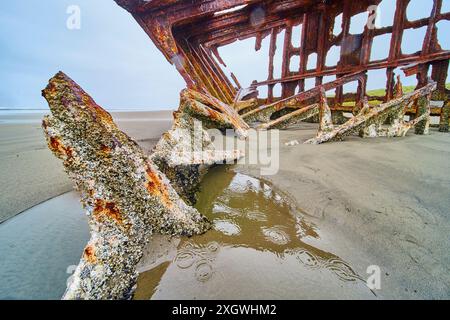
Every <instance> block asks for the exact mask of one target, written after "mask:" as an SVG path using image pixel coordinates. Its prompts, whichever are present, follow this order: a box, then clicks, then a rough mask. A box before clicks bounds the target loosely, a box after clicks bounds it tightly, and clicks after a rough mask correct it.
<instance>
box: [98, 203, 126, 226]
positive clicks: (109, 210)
mask: <svg viewBox="0 0 450 320" xmlns="http://www.w3.org/2000/svg"><path fill="white" fill-rule="evenodd" d="M93 215H94V217H95V218H96V219H97V221H99V222H102V221H103V220H104V219H105V218H108V219H111V220H113V221H115V222H116V223H117V224H118V225H123V218H122V215H121V213H120V210H119V209H118V208H117V207H116V204H115V203H114V202H107V201H104V200H102V199H96V200H95V204H94V213H93Z"/></svg>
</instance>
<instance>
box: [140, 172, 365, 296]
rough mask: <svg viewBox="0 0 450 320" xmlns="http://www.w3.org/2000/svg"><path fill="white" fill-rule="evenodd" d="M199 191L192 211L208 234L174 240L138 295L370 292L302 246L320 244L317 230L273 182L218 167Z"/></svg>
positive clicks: (340, 266)
mask: <svg viewBox="0 0 450 320" xmlns="http://www.w3.org/2000/svg"><path fill="white" fill-rule="evenodd" d="M201 190H202V191H201V193H200V195H199V201H198V203H197V205H196V207H197V208H198V209H199V211H200V212H202V213H204V214H205V215H206V216H208V218H210V219H211V221H213V225H214V227H213V230H211V231H209V232H208V233H206V234H204V235H202V236H196V237H193V238H191V239H184V240H181V241H180V242H179V243H178V242H175V243H172V244H171V246H172V249H171V250H172V252H174V256H175V257H174V258H173V259H172V260H171V261H169V262H170V263H166V264H165V267H164V268H165V272H162V271H161V266H160V265H155V264H152V265H149V266H147V268H143V269H144V270H149V271H147V272H144V273H142V274H141V276H140V278H139V281H138V289H137V292H136V296H135V298H137V299H148V298H163V299H166V298H174V299H177V298H183V299H195V298H206V299H213V298H224V299H227V298H231V299H234V298H292V299H294V298H302V297H313V296H314V294H313V291H314V290H316V291H317V294H318V296H319V297H320V294H321V292H320V291H321V290H322V289H324V290H328V289H331V288H341V289H342V287H343V286H348V285H351V284H353V285H356V287H357V290H356V291H355V294H356V292H358V293H357V297H359V296H361V294H363V295H366V294H368V293H370V291H369V290H368V289H367V287H365V285H364V283H363V281H362V278H361V277H360V276H359V275H358V274H357V273H356V272H355V271H354V270H353V269H352V268H351V267H350V266H349V265H348V264H347V263H346V262H344V261H343V260H342V259H340V258H339V257H337V256H336V255H334V254H332V253H329V252H326V251H323V250H321V249H319V248H317V247H314V246H312V245H310V244H308V243H307V242H308V239H309V240H314V241H313V242H314V243H317V242H320V236H319V231H318V230H317V227H316V226H315V225H314V224H312V223H309V222H308V221H307V219H305V215H304V214H303V213H302V212H301V210H299V209H297V208H295V207H294V206H293V205H292V203H291V202H290V201H289V200H288V197H286V196H285V195H284V194H282V193H281V192H279V191H277V190H275V189H274V188H273V187H272V186H271V184H270V183H267V182H265V181H263V180H258V179H255V178H253V177H250V176H247V175H244V174H240V173H236V172H234V171H233V170H231V169H226V168H223V167H219V168H215V169H214V170H212V171H211V172H210V173H209V174H208V175H207V176H206V177H205V179H204V181H203V182H202V187H201ZM172 242H173V241H172ZM310 242H311V241H310ZM150 246H154V243H150ZM153 260H157V259H153ZM155 277H156V278H157V279H155ZM150 279H151V280H150ZM283 282H286V284H287V285H289V284H290V287H289V290H286V287H284V286H283V285H282V283H283ZM290 282H291V283H290ZM294 284H298V285H299V287H295V285H294ZM343 284H345V285H343ZM309 287H311V289H308V288H309ZM320 287H322V289H321V288H320ZM354 289H355V288H350V289H349V290H350V291H351V290H354ZM308 290H309V292H308ZM322 293H323V292H322ZM347 297H348V294H347ZM366 297H370V296H366Z"/></svg>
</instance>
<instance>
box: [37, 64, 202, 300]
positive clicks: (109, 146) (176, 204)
mask: <svg viewBox="0 0 450 320" xmlns="http://www.w3.org/2000/svg"><path fill="white" fill-rule="evenodd" d="M43 96H44V97H45V99H46V100H47V101H48V103H49V105H50V110H51V113H52V115H51V116H46V117H45V118H44V120H43V123H42V126H43V129H44V132H45V136H46V139H47V142H48V146H49V148H50V150H51V151H52V152H53V153H54V154H55V155H56V156H57V157H58V158H60V159H61V160H63V163H64V168H65V171H66V172H67V174H68V175H69V177H70V178H71V179H72V180H73V181H74V182H75V183H76V187H77V189H78V190H79V191H80V193H81V202H82V204H83V207H84V208H85V209H86V211H87V214H88V217H89V226H90V231H91V239H90V240H89V243H88V244H87V246H86V248H85V249H84V252H83V255H82V257H81V261H80V263H79V265H78V267H77V269H76V271H75V273H74V276H73V281H72V282H71V283H70V285H69V286H68V289H67V291H66V293H65V295H64V298H65V299H124V298H129V297H130V295H131V294H132V292H133V287H134V285H135V282H136V279H137V272H136V268H135V267H136V264H137V263H138V261H139V260H140V258H141V256H142V248H143V247H144V245H145V244H146V242H147V240H148V238H149V236H150V235H151V234H153V233H163V234H170V235H186V236H190V235H194V234H200V233H203V232H205V231H206V230H207V229H208V228H209V227H210V223H209V222H208V220H207V219H206V218H205V217H204V216H202V215H201V214H200V213H199V212H198V211H197V210H196V209H194V208H193V207H191V206H189V205H187V204H186V202H185V201H184V200H183V199H182V198H181V197H180V196H179V194H178V193H177V192H176V190H175V189H174V187H172V184H171V182H170V180H169V179H168V178H167V177H166V175H165V174H164V173H163V172H161V170H160V169H159V168H158V166H157V165H156V164H155V163H154V162H153V161H152V160H151V159H150V158H149V157H148V156H147V155H146V154H145V153H144V151H143V150H142V149H141V148H140V147H139V146H138V145H137V143H136V142H134V141H133V140H131V139H130V138H129V137H128V136H127V135H126V134H125V133H123V132H122V131H120V130H119V129H118V128H117V126H116V125H115V124H114V122H113V120H112V117H111V115H110V114H109V113H107V112H106V111H105V110H104V109H102V108H101V107H100V106H98V105H97V104H96V103H95V102H94V100H93V99H92V98H91V97H90V96H89V95H88V94H86V93H85V92H84V91H83V89H82V88H80V87H79V86H78V85H77V84H76V83H75V82H74V81H72V80H71V79H70V78H69V77H68V76H66V75H65V74H64V73H61V72H60V73H58V74H57V75H56V76H55V77H54V78H52V79H51V80H50V83H49V84H48V86H47V88H46V89H44V90H43Z"/></svg>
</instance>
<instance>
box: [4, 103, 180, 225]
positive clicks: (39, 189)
mask: <svg viewBox="0 0 450 320" xmlns="http://www.w3.org/2000/svg"><path fill="white" fill-rule="evenodd" d="M171 113H172V112H171V111H157V112H120V113H112V115H113V117H114V119H116V120H117V123H118V125H119V126H120V127H121V128H122V129H123V130H125V131H127V133H128V134H129V135H130V136H131V137H133V138H134V139H136V140H137V141H138V142H139V143H140V144H141V145H142V146H143V147H144V148H145V149H146V150H149V149H151V148H152V147H153V145H154V144H155V143H156V141H157V140H158V138H159V136H160V135H161V134H162V133H163V132H164V131H166V130H168V129H169V128H170V126H171V123H172V114H171ZM44 114H45V112H35V113H32V114H1V113H0V162H1V166H0V176H1V177H2V183H1V184H0V194H1V201H0V223H2V222H4V221H5V220H7V219H8V218H11V217H13V216H15V215H16V214H18V213H20V212H23V211H24V210H26V209H29V208H31V207H33V206H35V205H37V204H39V203H41V202H43V201H46V200H48V199H51V198H53V197H55V196H57V195H61V194H63V193H66V192H68V191H71V190H72V189H73V187H72V183H71V182H70V181H69V179H68V178H67V176H66V174H65V173H64V171H63V166H62V163H61V161H59V160H58V159H56V158H55V157H54V156H53V155H52V153H51V152H50V151H49V150H48V148H47V145H46V142H45V139H44V135H43V132H42V129H41V126H40V125H41V120H42V117H43V115H44Z"/></svg>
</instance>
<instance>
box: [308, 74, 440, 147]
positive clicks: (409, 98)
mask: <svg viewBox="0 0 450 320" xmlns="http://www.w3.org/2000/svg"><path fill="white" fill-rule="evenodd" d="M435 89H436V82H434V81H431V80H429V84H428V85H426V86H425V87H423V88H421V89H419V90H416V91H414V92H412V93H409V94H406V95H404V96H403V97H401V98H396V99H393V100H391V101H389V102H387V103H383V104H381V105H379V106H377V107H374V108H370V107H369V105H368V103H367V101H365V102H364V107H363V109H362V110H361V111H360V112H359V113H358V114H357V115H356V116H354V117H353V118H351V119H350V120H349V121H347V122H346V123H345V124H343V125H341V126H337V127H334V128H332V129H331V130H330V127H326V130H319V132H318V134H317V136H316V137H315V138H313V139H310V140H308V141H306V142H305V143H306V144H321V143H325V142H328V141H337V140H342V139H343V138H344V137H346V136H349V135H352V134H358V133H359V134H361V135H362V136H370V137H377V136H389V137H401V136H404V135H406V133H407V132H408V130H409V129H411V128H412V127H414V126H417V125H418V124H419V123H421V122H423V123H424V130H423V132H421V133H422V134H424V133H427V129H428V126H429V117H430V104H429V102H430V98H431V94H432V92H433V91H434V90H435ZM418 99H425V100H426V101H428V103H427V104H426V105H425V106H423V108H425V109H426V111H424V112H423V114H422V115H421V116H420V117H418V118H417V119H415V120H413V121H412V122H405V121H404V120H403V118H404V114H405V110H406V109H407V108H408V107H409V106H410V104H411V103H413V102H414V101H415V100H418ZM324 107H325V108H326V105H324V104H322V105H321V108H324ZM324 112H325V113H326V112H327V111H326V109H325V111H324ZM388 118H390V119H392V120H391V121H392V123H391V124H390V125H389V127H388V128H384V127H383V124H384V123H385V121H386V120H387V119H388ZM361 132H362V133H361Z"/></svg>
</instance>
